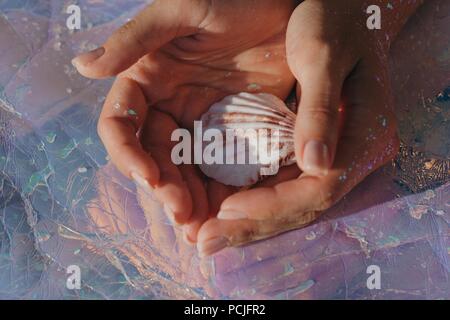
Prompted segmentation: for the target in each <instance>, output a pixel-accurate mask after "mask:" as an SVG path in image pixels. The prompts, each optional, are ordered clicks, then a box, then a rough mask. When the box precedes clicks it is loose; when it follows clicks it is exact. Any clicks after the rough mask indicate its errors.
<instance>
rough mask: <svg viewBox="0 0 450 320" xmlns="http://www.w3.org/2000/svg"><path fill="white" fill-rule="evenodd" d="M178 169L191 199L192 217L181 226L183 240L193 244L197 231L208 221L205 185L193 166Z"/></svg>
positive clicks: (195, 240)
mask: <svg viewBox="0 0 450 320" xmlns="http://www.w3.org/2000/svg"><path fill="white" fill-rule="evenodd" d="M179 168H180V172H181V175H182V176H183V178H184V180H185V181H186V184H187V187H188V188H189V191H190V194H191V197H192V215H191V218H190V219H189V221H188V223H187V224H186V225H184V226H183V239H184V240H185V242H187V243H189V244H193V243H196V242H197V233H198V230H199V229H200V227H201V225H202V224H203V223H204V222H205V221H206V219H208V211H209V209H208V196H207V193H206V189H205V184H204V182H203V180H202V179H201V176H200V175H199V173H198V172H197V170H196V167H195V166H192V165H182V166H180V167H179Z"/></svg>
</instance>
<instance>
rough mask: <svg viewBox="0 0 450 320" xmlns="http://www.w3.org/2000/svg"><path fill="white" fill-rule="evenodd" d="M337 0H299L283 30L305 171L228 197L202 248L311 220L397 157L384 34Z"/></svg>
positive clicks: (204, 232)
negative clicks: (295, 87)
mask: <svg viewBox="0 0 450 320" xmlns="http://www.w3.org/2000/svg"><path fill="white" fill-rule="evenodd" d="M339 3H340V4H338V3H336V2H330V1H316V0H311V1H309V0H307V1H304V2H303V3H302V4H300V5H299V6H298V7H297V9H296V10H295V12H294V13H293V15H292V17H291V20H290V23H289V27H288V32H287V58H288V62H289V65H290V67H291V70H292V72H293V73H294V75H295V76H296V78H297V80H298V95H299V96H301V98H300V105H299V110H298V116H297V119H298V120H297V124H296V132H295V135H296V136H295V139H296V157H297V159H298V161H297V162H298V164H299V167H300V168H301V169H303V171H304V173H302V174H301V175H299V176H297V177H296V178H295V179H293V180H290V181H283V182H281V183H277V184H275V185H274V186H272V185H273V184H272V183H270V184H269V185H267V184H262V185H260V186H259V187H257V188H254V189H252V190H249V191H245V192H240V193H237V194H234V195H232V196H230V197H229V198H227V199H226V200H225V201H224V202H223V203H222V206H221V209H220V212H219V214H218V216H217V218H214V219H210V220H209V221H207V222H206V223H205V224H204V225H203V226H202V228H201V229H200V232H199V235H198V241H199V243H198V248H199V250H200V252H201V253H203V254H205V255H209V254H212V253H214V252H216V251H218V250H221V249H223V248H224V247H226V246H237V245H241V244H245V243H247V242H250V241H255V240H260V239H263V238H266V237H269V236H273V235H276V234H278V233H280V232H283V231H287V230H290V229H293V228H298V227H301V226H304V225H306V224H308V223H311V222H312V221H314V219H316V218H317V217H318V216H319V215H320V213H321V212H322V211H324V210H326V209H328V208H330V207H331V206H332V205H334V204H335V203H336V202H337V201H339V200H340V199H341V198H342V197H343V196H344V195H345V194H346V193H347V192H349V191H350V190H351V189H352V188H353V187H354V186H356V185H357V184H358V183H359V182H361V181H362V180H363V179H364V178H365V177H366V176H367V175H369V174H370V173H371V172H373V171H374V170H376V169H377V168H379V167H380V166H382V165H383V164H385V163H386V162H388V161H389V160H390V159H392V158H393V157H394V156H395V155H396V153H397V149H398V138H397V132H396V123H395V116H394V114H393V111H392V99H391V94H390V91H389V88H390V85H389V79H388V70H387V65H388V63H387V53H388V51H387V50H388V48H389V42H388V41H386V39H387V37H386V34H385V33H382V32H375V33H373V32H371V31H370V30H368V29H367V28H366V24H365V20H363V19H365V18H366V16H364V15H361V12H364V11H361V10H360V9H361V8H360V7H359V6H357V5H356V6H355V8H354V9H352V8H348V7H342V6H343V4H342V2H339ZM361 3H362V2H358V1H355V2H353V4H361ZM416 7H417V6H416ZM409 12H410V13H411V12H413V10H409ZM360 15H361V17H360ZM389 31H392V29H389ZM390 38H391V39H392V37H390ZM311 143H312V144H311ZM310 144H311V145H310ZM283 180H284V179H283Z"/></svg>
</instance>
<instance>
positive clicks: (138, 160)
mask: <svg viewBox="0 0 450 320" xmlns="http://www.w3.org/2000/svg"><path fill="white" fill-rule="evenodd" d="M294 8H295V1H290V0H289V1H288V0H282V1H273V0H258V1H256V0H228V1H214V0H166V1H160V0H156V1H154V2H153V3H152V4H151V5H149V6H148V7H147V8H146V9H145V10H144V11H142V12H141V13H140V14H139V15H138V16H137V17H136V18H134V19H133V20H131V21H130V22H129V23H127V24H126V25H125V26H123V27H122V28H120V29H119V30H118V31H116V32H115V33H114V34H113V35H112V36H111V37H110V38H109V39H108V41H107V42H106V43H105V44H104V45H103V46H102V47H101V48H99V49H97V50H95V51H93V52H90V53H86V54H83V55H81V56H79V57H77V58H76V59H74V61H73V63H74V65H75V66H76V67H77V69H78V71H79V72H80V73H81V74H83V75H85V76H87V77H90V78H105V77H110V76H114V75H118V77H117V79H116V81H115V83H114V85H113V87H112V89H111V91H110V92H109V94H108V97H107V99H106V102H105V105H104V108H103V111H102V114H101V116H100V120H99V124H98V131H99V135H100V137H101V139H102V141H103V142H104V144H105V146H106V149H107V151H108V153H109V154H110V156H111V159H112V161H113V163H114V164H115V165H116V166H117V167H118V169H119V170H120V171H121V172H122V173H123V174H124V175H125V176H127V177H129V178H133V179H134V180H135V181H136V183H137V184H139V185H140V186H141V187H142V188H144V189H147V191H150V189H152V190H153V189H154V193H155V195H156V197H157V198H158V199H159V200H160V201H161V202H162V203H163V204H164V206H165V208H166V212H167V213H168V215H169V217H171V218H172V219H173V220H175V222H176V223H179V224H184V226H183V228H184V230H185V232H186V236H187V239H188V240H190V241H192V242H194V241H195V240H196V236H197V231H198V229H199V228H200V226H201V224H202V223H203V222H204V221H205V220H206V219H207V218H208V215H210V214H215V213H217V211H218V208H219V206H220V203H221V202H222V200H223V199H225V198H226V197H227V196H229V195H230V194H231V193H232V192H234V189H232V188H229V187H226V186H223V185H220V184H218V183H216V182H211V181H209V182H207V183H206V186H205V180H206V178H205V177H204V176H203V175H202V174H201V173H199V171H198V169H197V168H196V167H195V166H194V165H181V166H178V167H177V166H175V165H174V164H173V162H172V160H171V157H170V154H171V150H172V147H173V146H174V145H175V143H174V142H171V134H172V132H173V131H174V130H175V129H177V128H178V127H183V128H188V129H192V127H193V122H194V120H198V119H199V118H200V116H201V115H202V114H203V113H204V112H206V111H207V109H208V108H209V107H210V106H211V105H212V104H213V103H214V102H217V101H218V100H220V99H222V98H223V97H225V96H227V95H229V94H233V93H238V92H242V91H247V92H269V93H272V94H274V95H277V96H278V97H280V98H282V99H284V98H286V97H287V95H288V94H289V92H290V91H291V90H292V88H293V86H294V77H293V76H292V74H291V72H290V70H289V67H288V65H287V61H286V57H285V52H286V50H285V35H286V28H287V24H288V21H289V17H290V15H291V13H292V11H293V10H294Z"/></svg>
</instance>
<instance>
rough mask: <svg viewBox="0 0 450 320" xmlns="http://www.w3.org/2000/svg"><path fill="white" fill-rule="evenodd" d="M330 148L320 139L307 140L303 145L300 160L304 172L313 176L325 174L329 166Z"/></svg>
mask: <svg viewBox="0 0 450 320" xmlns="http://www.w3.org/2000/svg"><path fill="white" fill-rule="evenodd" d="M331 159H332V157H331V155H330V148H329V147H328V145H327V144H326V143H324V142H322V141H318V140H309V141H307V142H306V143H305V145H304V147H303V156H302V161H301V166H302V168H301V169H302V170H303V172H304V173H306V174H309V175H314V176H322V177H324V176H327V175H328V171H329V170H330V168H331V161H332V160H331Z"/></svg>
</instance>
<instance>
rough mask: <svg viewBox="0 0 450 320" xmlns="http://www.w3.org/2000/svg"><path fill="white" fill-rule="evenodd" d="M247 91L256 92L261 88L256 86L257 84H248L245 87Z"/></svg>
mask: <svg viewBox="0 0 450 320" xmlns="http://www.w3.org/2000/svg"><path fill="white" fill-rule="evenodd" d="M247 89H248V90H249V91H257V90H261V86H260V85H259V84H257V83H250V84H249V85H248V86H247Z"/></svg>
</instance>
